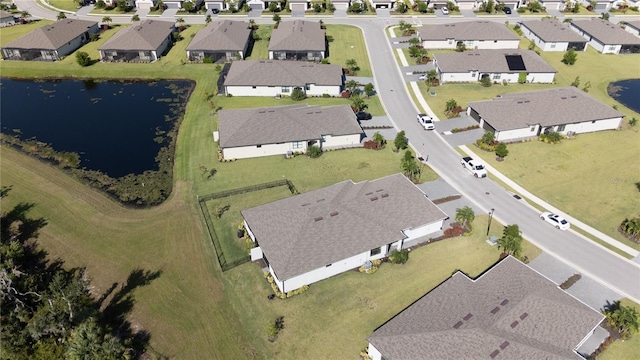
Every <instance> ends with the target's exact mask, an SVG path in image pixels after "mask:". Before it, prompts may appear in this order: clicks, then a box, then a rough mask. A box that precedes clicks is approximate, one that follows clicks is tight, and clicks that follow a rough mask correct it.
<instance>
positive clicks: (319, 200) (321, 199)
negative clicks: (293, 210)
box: [316, 199, 324, 202]
mask: <svg viewBox="0 0 640 360" xmlns="http://www.w3.org/2000/svg"><path fill="white" fill-rule="evenodd" d="M322 201H324V199H320V200H318V201H316V202H322Z"/></svg>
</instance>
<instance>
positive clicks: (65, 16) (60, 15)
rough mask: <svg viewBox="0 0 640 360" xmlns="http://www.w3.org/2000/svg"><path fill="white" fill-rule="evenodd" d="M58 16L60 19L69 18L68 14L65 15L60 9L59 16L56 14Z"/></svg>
mask: <svg viewBox="0 0 640 360" xmlns="http://www.w3.org/2000/svg"><path fill="white" fill-rule="evenodd" d="M56 18H57V19H58V20H62V19H66V18H67V15H65V14H64V13H63V12H62V11H60V12H59V13H58V16H56Z"/></svg>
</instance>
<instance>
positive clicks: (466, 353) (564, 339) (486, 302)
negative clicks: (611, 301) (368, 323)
mask: <svg viewBox="0 0 640 360" xmlns="http://www.w3.org/2000/svg"><path fill="white" fill-rule="evenodd" d="M603 319H604V316H603V315H602V314H600V313H599V312H597V311H596V310H594V309H592V308H590V307H589V306H587V305H585V304H584V303H582V302H580V301H579V300H577V299H576V298H574V297H573V296H571V295H569V294H568V293H567V292H565V291H563V290H562V289H560V288H559V287H558V286H557V285H556V284H554V283H553V282H552V281H551V280H549V279H547V278H545V277H544V276H542V275H540V274H539V273H537V272H536V271H535V270H533V269H531V268H530V267H528V266H527V265H525V264H523V263H521V262H520V261H519V260H517V259H515V258H513V257H511V256H509V257H507V258H505V259H503V260H502V261H501V262H500V263H498V264H497V265H495V266H494V267H493V268H491V269H490V270H488V271H487V272H486V273H484V274H483V275H482V276H480V277H479V278H477V279H476V280H471V279H470V278H468V277H467V276H466V275H464V274H463V273H462V272H457V273H455V274H454V275H453V276H452V277H451V278H449V279H448V280H447V281H445V282H444V283H442V284H440V285H439V286H438V287H436V288H435V289H433V290H432V291H431V292H429V293H427V294H426V295H424V296H423V297H422V298H420V299H418V300H417V301H416V302H414V303H413V304H411V305H410V306H409V307H408V308H406V309H405V310H403V311H402V312H400V313H399V314H397V315H396V316H394V317H393V318H392V319H391V320H389V321H388V322H386V323H385V324H384V325H382V326H380V327H379V328H378V329H376V330H375V331H374V333H373V334H372V335H371V336H370V337H369V342H370V343H371V344H372V345H373V346H375V348H376V349H378V350H379V351H380V352H381V353H382V355H383V356H384V357H385V358H386V359H405V360H409V359H416V360H417V359H420V360H428V359H437V360H447V359H451V360H458V359H492V358H496V359H582V357H581V356H579V355H578V354H577V353H576V352H574V350H575V349H576V348H577V347H578V345H580V344H581V343H582V341H583V340H584V339H585V338H586V337H587V336H589V335H590V334H591V332H592V331H593V329H594V328H595V327H596V326H598V324H600V322H602V320H603ZM492 354H493V355H492Z"/></svg>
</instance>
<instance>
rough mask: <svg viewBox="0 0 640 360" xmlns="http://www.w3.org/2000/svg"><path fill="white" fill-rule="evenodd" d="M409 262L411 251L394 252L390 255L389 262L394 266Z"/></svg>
mask: <svg viewBox="0 0 640 360" xmlns="http://www.w3.org/2000/svg"><path fill="white" fill-rule="evenodd" d="M408 260H409V250H407V249H404V250H400V251H398V250H393V251H392V252H391V255H389V261H391V263H393V264H404V263H406V262H407V261H408Z"/></svg>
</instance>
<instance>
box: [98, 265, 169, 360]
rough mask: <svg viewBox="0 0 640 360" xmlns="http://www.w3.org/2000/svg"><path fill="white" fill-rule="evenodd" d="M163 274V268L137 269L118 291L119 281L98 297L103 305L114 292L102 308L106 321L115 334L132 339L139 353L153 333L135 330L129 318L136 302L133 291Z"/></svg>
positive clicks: (134, 349) (133, 345) (135, 349)
mask: <svg viewBox="0 0 640 360" xmlns="http://www.w3.org/2000/svg"><path fill="white" fill-rule="evenodd" d="M161 274H162V270H158V271H149V270H142V269H135V270H133V271H132V272H131V273H130V274H129V276H128V277H127V280H126V282H125V283H124V284H122V285H121V287H120V288H119V289H118V290H117V291H115V292H114V290H116V288H117V286H118V283H113V284H112V285H111V287H110V288H109V289H108V290H107V291H106V292H105V294H103V295H102V296H101V297H100V298H99V299H98V302H99V305H102V303H103V302H104V301H105V300H106V299H107V298H108V297H109V296H110V295H112V294H113V296H112V297H111V299H110V300H109V302H108V303H107V305H106V306H105V307H104V310H102V317H103V320H104V323H105V324H107V326H108V327H109V328H110V329H111V331H112V332H113V334H114V335H115V336H117V337H119V338H130V339H132V344H130V346H131V348H132V349H133V351H134V352H135V353H136V354H137V355H141V354H142V353H143V352H144V351H145V349H146V348H147V346H148V344H149V341H150V340H151V334H150V333H149V332H147V331H145V330H138V331H134V329H133V328H132V324H131V323H130V322H129V321H128V320H127V315H128V314H129V313H131V311H132V310H133V306H134V304H135V299H134V296H133V292H134V290H135V289H137V288H139V287H142V286H147V285H149V284H150V283H151V282H152V281H153V280H155V279H157V278H159V277H160V275H161Z"/></svg>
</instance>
